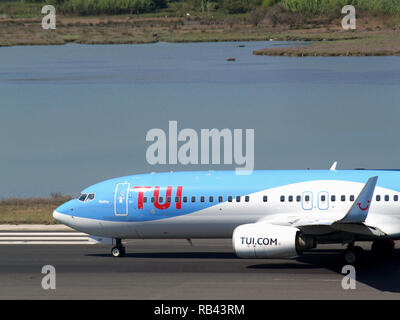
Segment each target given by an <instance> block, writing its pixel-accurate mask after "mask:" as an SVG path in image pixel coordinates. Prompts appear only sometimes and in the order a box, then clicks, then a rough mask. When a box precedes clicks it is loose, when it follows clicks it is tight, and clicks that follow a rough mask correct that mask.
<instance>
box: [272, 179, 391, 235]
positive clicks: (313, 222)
mask: <svg viewBox="0 0 400 320" xmlns="http://www.w3.org/2000/svg"><path fill="white" fill-rule="evenodd" d="M377 180H378V177H377V176H375V177H371V178H369V179H368V181H367V182H366V184H365V185H364V187H363V189H362V190H361V192H360V194H359V195H358V197H357V198H356V199H355V201H354V203H353V205H352V206H351V208H350V209H349V210H348V212H347V213H346V214H345V215H344V216H343V217H342V218H340V219H339V220H337V218H336V219H333V218H323V219H321V216H320V214H318V215H314V216H307V217H304V215H288V216H286V217H285V218H284V224H285V225H290V226H293V227H296V228H298V229H300V230H301V231H303V232H304V233H306V234H315V235H317V234H327V233H332V232H335V231H345V232H351V233H357V234H365V235H374V236H383V235H385V233H384V232H383V231H381V230H379V229H378V228H375V227H372V226H367V225H366V224H365V223H364V222H365V219H366V218H367V216H368V211H369V208H370V206H371V202H372V196H373V194H374V190H375V186H376V182H377ZM280 222H283V218H282V217H280V219H279V220H275V221H271V223H274V224H280Z"/></svg>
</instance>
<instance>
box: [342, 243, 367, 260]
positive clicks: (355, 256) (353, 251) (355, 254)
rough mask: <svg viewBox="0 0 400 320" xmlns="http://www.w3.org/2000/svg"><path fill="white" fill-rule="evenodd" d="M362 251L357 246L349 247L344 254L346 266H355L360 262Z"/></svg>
mask: <svg viewBox="0 0 400 320" xmlns="http://www.w3.org/2000/svg"><path fill="white" fill-rule="evenodd" d="M363 253H364V250H363V249H362V248H361V247H358V246H350V247H348V248H347V249H346V251H345V252H344V260H345V261H346V263H348V264H357V263H359V262H361V261H362V258H363Z"/></svg>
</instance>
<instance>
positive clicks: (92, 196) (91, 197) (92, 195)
mask: <svg viewBox="0 0 400 320" xmlns="http://www.w3.org/2000/svg"><path fill="white" fill-rule="evenodd" d="M93 199H94V193H89V195H88V197H87V200H88V201H90V200H93Z"/></svg>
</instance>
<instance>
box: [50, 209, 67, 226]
mask: <svg viewBox="0 0 400 320" xmlns="http://www.w3.org/2000/svg"><path fill="white" fill-rule="evenodd" d="M53 218H54V219H55V220H56V221H57V222H60V223H62V224H65V220H66V215H65V214H63V213H61V212H58V211H57V209H56V210H54V211H53Z"/></svg>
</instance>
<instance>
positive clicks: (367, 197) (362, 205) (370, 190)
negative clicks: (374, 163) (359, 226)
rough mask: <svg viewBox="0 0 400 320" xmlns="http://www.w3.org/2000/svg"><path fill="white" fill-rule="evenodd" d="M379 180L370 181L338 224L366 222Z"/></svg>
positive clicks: (375, 178) (376, 178)
mask: <svg viewBox="0 0 400 320" xmlns="http://www.w3.org/2000/svg"><path fill="white" fill-rule="evenodd" d="M377 180H378V177H377V176H375V177H371V178H369V179H368V181H367V183H366V184H365V186H364V188H363V189H362V190H361V192H360V194H359V195H358V197H357V199H356V200H355V201H354V203H353V205H352V206H351V208H350V210H349V211H348V212H347V213H346V215H345V216H344V217H343V218H342V219H341V220H339V221H336V223H363V222H364V221H365V219H366V218H367V216H368V211H369V208H370V207H371V202H372V195H373V194H374V190H375V186H376V182H377Z"/></svg>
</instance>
